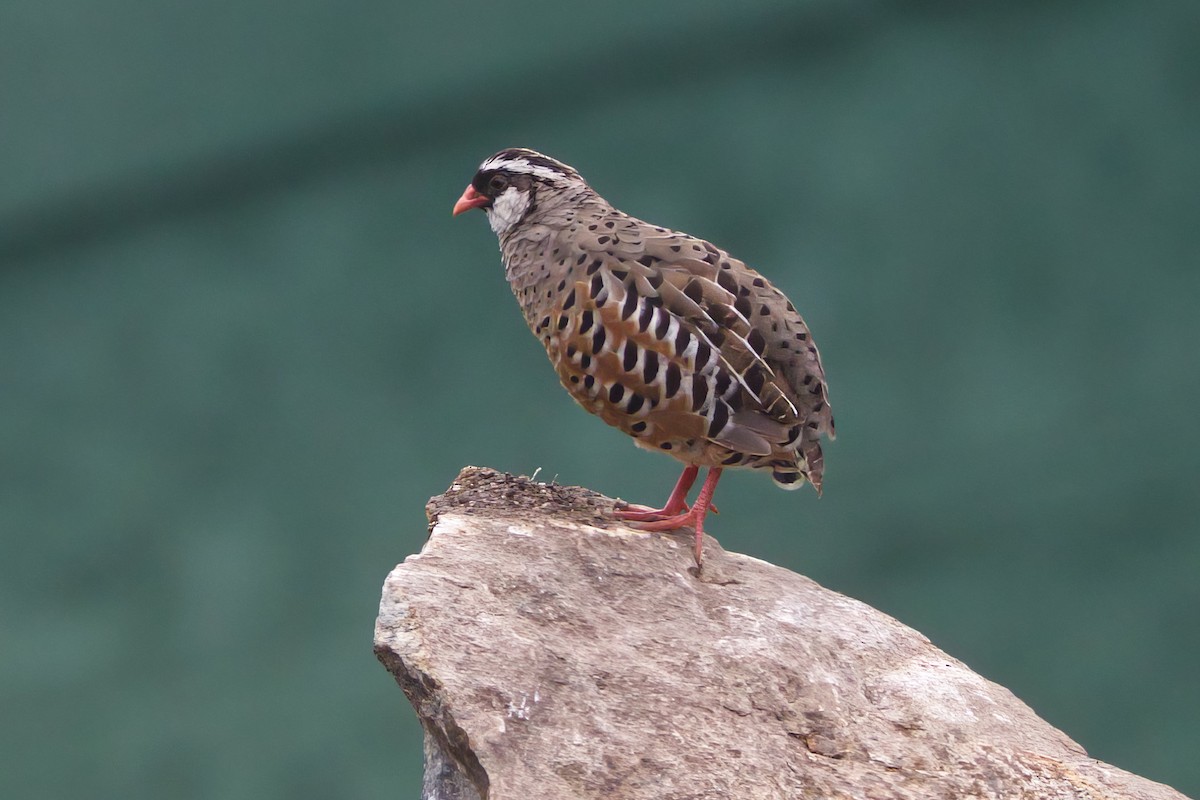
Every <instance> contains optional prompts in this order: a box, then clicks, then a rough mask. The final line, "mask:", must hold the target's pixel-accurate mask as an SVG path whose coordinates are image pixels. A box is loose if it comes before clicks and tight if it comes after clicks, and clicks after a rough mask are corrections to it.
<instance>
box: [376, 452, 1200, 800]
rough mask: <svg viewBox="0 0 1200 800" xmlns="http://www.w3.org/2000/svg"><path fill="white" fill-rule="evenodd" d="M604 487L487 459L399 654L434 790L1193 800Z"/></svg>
mask: <svg viewBox="0 0 1200 800" xmlns="http://www.w3.org/2000/svg"><path fill="white" fill-rule="evenodd" d="M613 504H614V501H613V500H611V499H609V498H606V497H603V496H601V495H598V494H595V493H593V492H589V491H586V490H583V489H578V488H570V487H562V486H556V485H553V484H550V485H547V484H541V483H535V482H533V481H531V480H529V479H525V478H516V477H513V476H510V475H504V474H500V473H497V472H494V471H492V470H486V469H476V468H470V467H469V468H467V469H465V470H463V472H462V473H461V474H460V475H459V476H458V479H457V480H456V481H455V483H454V485H452V486H451V487H450V489H449V491H447V492H446V494H444V495H442V496H440V497H435V498H433V499H432V500H431V501H430V504H429V507H428V509H427V510H428V513H429V517H430V521H431V534H430V537H429V541H428V542H427V543H426V544H425V547H424V548H423V549H422V550H421V552H420V553H419V554H418V555H414V556H410V557H409V558H408V559H406V560H405V562H404V563H403V564H401V565H399V566H398V567H396V568H395V569H394V570H393V571H392V573H391V574H390V575H389V576H388V579H387V583H386V584H385V585H384V589H383V600H382V603H381V605H380V611H379V620H378V623H377V625H376V633H375V651H376V654H377V655H378V657H379V659H380V660H381V661H382V662H383V664H384V665H385V666H386V667H387V669H388V670H389V671H390V672H391V673H392V674H393V675H394V676H395V678H396V680H397V682H398V683H399V684H400V687H401V688H402V689H403V690H404V693H405V694H406V695H407V696H408V699H409V701H410V702H411V703H412V704H413V707H414V708H415V709H416V711H417V715H418V716H419V717H420V719H421V723H422V725H423V726H424V729H425V732H426V776H425V794H424V797H425V798H426V799H427V800H432V798H440V800H450V798H461V799H462V800H467V798H489V799H490V800H509V799H510V798H511V799H512V800H542V799H543V798H608V799H610V800H613V799H615V800H625V799H626V798H628V799H629V800H633V799H634V798H655V800H663V799H664V798H669V799H680V800H681V799H682V798H714V800H715V799H716V798H750V799H756V798H914V799H915V798H921V799H922V800H926V799H927V798H962V797H978V798H1139V799H1144V800H1150V799H1151V798H1154V800H1166V798H1182V797H1183V796H1182V795H1180V794H1179V793H1178V792H1176V791H1174V790H1172V789H1171V788H1169V787H1167V786H1163V785H1161V784H1157V783H1153V782H1151V781H1149V780H1146V779H1144V778H1140V777H1137V776H1135V775H1131V774H1130V773H1128V772H1124V771H1122V770H1120V769H1117V768H1116V767H1112V766H1109V765H1107V764H1104V763H1101V762H1099V761H1096V760H1094V759H1091V758H1088V756H1087V754H1086V753H1085V752H1084V750H1083V748H1081V747H1080V746H1079V745H1077V744H1075V743H1074V742H1072V741H1071V740H1070V739H1069V738H1067V736H1066V735H1064V734H1063V733H1061V732H1060V731H1058V730H1056V729H1055V728H1053V727H1052V726H1050V725H1049V724H1047V723H1046V722H1044V721H1043V720H1041V719H1040V718H1038V716H1037V715H1036V714H1034V713H1033V711H1032V710H1031V709H1030V708H1029V707H1028V706H1026V705H1025V704H1024V703H1022V702H1021V701H1020V700H1018V699H1017V698H1016V697H1014V696H1013V695H1012V694H1011V693H1010V692H1009V691H1008V690H1006V689H1004V688H1003V687H1001V686H998V685H996V684H994V683H991V682H989V681H987V680H985V679H984V678H982V677H980V676H979V675H976V674H975V673H974V672H972V671H971V670H969V669H968V668H967V667H966V666H964V665H963V664H962V663H960V662H959V661H956V660H955V659H953V658H951V657H950V656H948V655H946V654H945V653H943V652H942V651H940V650H938V649H937V648H936V647H934V646H933V645H932V644H930V642H929V640H928V639H926V638H925V637H924V636H922V635H921V634H920V633H917V632H916V631H914V630H912V629H911V628H908V627H906V626H904V625H902V624H900V623H899V622H897V621H896V620H894V619H892V618H891V617H888V616H887V615H885V614H883V613H881V612H879V611H876V610H874V609H872V608H870V607H869V606H866V605H864V604H862V603H860V602H858V601H856V600H852V599H850V598H848V597H845V596H843V595H840V594H838V593H836V592H832V591H830V590H828V589H824V588H822V587H821V586H819V585H817V584H816V583H814V582H813V581H811V580H809V579H808V578H805V577H803V576H801V575H797V574H795V573H793V572H789V571H787V570H785V569H781V568H780V567H776V566H772V565H771V564H767V563H765V562H762V561H759V560H757V559H754V558H750V557H747V556H743V555H738V554H735V553H727V552H724V551H723V550H722V549H721V548H720V546H719V545H718V544H717V543H716V541H715V540H713V539H712V538H711V537H709V538H708V539H707V541H706V542H705V544H704V548H705V549H704V552H705V565H704V570H703V572H702V573H700V574H699V575H697V574H696V569H695V566H694V564H693V562H692V556H691V546H690V541H689V534H688V533H687V532H685V533H682V534H680V535H678V536H676V535H663V534H647V533H642V532H639V531H636V530H633V529H631V528H629V527H626V526H625V525H623V524H622V523H619V522H616V521H614V520H613V519H611V517H610V515H609V512H610V511H611V509H612V507H613Z"/></svg>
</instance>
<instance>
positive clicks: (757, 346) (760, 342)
mask: <svg viewBox="0 0 1200 800" xmlns="http://www.w3.org/2000/svg"><path fill="white" fill-rule="evenodd" d="M746 343H747V344H749V345H750V346H751V347H752V348H754V352H756V353H758V354H759V355H760V356H761V355H762V354H763V353H764V352H765V351H766V349H767V340H766V337H764V336H763V335H762V334H761V333H759V332H758V331H756V330H755V331H750V333H749V335H747V336H746Z"/></svg>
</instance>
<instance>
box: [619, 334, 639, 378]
mask: <svg viewBox="0 0 1200 800" xmlns="http://www.w3.org/2000/svg"><path fill="white" fill-rule="evenodd" d="M622 355H623V358H622V359H621V367H622V368H624V370H625V371H626V372H633V368H634V367H636V366H637V359H638V346H637V345H636V344H634V343H633V340H632V339H626V340H625V347H624V350H623V353H622Z"/></svg>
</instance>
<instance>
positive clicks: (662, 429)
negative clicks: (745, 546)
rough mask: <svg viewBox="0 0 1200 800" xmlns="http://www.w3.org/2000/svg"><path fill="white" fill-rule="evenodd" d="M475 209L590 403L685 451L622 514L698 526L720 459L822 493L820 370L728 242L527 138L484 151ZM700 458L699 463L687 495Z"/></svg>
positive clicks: (541, 332)
mask: <svg viewBox="0 0 1200 800" xmlns="http://www.w3.org/2000/svg"><path fill="white" fill-rule="evenodd" d="M470 208H483V209H484V210H485V211H486V212H487V214H488V218H489V221H490V222H491V225H492V229H493V230H494V231H495V232H496V234H497V236H498V237H499V239H500V250H501V253H502V254H503V259H504V266H505V272H506V275H507V277H508V281H509V284H510V285H511V286H512V290H513V293H514V294H515V295H516V297H517V300H518V301H519V302H520V304H521V309H522V311H523V312H524V314H525V319H526V321H527V322H528V323H529V327H530V329H531V330H532V331H533V333H534V334H535V335H536V336H537V337H538V338H539V339H540V340H541V342H542V344H543V346H545V348H546V353H547V355H549V357H550V361H551V363H552V364H553V365H554V368H555V369H556V370H557V372H558V376H559V379H560V380H561V381H562V384H563V386H565V387H566V389H567V391H568V392H570V393H571V396H572V397H574V398H575V400H576V401H577V402H578V403H579V404H580V405H582V406H583V407H584V408H585V409H587V410H588V411H590V412H591V413H593V414H596V415H597V416H599V417H600V418H601V419H603V420H604V421H605V422H607V423H608V424H610V425H612V426H614V427H617V428H620V429H621V430H623V431H625V433H627V434H629V435H630V436H632V437H633V438H634V441H635V443H636V444H637V445H638V446H640V447H644V448H646V449H648V450H657V451H659V452H664V453H667V454H669V455H671V456H674V457H675V458H677V459H679V460H680V461H682V462H684V463H685V464H686V465H688V466H687V468H685V470H684V475H683V476H682V477H681V478H680V482H679V485H677V486H676V490H675V492H673V493H672V496H671V499H670V500H669V501H668V503H667V505H666V506H665V507H664V508H663V509H658V510H654V509H645V508H640V507H638V508H634V509H632V510H627V511H624V512H622V516H624V517H626V518H628V519H634V520H639V521H643V522H646V523H648V524H646V525H645V526H644V527H645V528H647V529H652V530H668V529H673V528H678V527H682V526H685V525H692V526H694V527H695V528H696V531H697V534H696V541H697V544H696V560H697V562H699V561H700V546H699V543H700V536H701V526H702V523H703V519H704V515H705V513H706V512H707V510H708V508H709V506H710V502H711V496H712V490H714V489H715V487H716V482H717V480H718V479H719V476H720V474H721V470H722V469H724V468H727V467H748V468H751V469H761V470H768V471H770V473H771V475H772V477H773V478H774V480H775V482H776V483H777V484H779V485H780V486H782V487H784V488H788V489H794V488H798V487H799V486H801V485H803V483H804V481H805V480H806V479H807V480H808V481H809V482H811V483H812V484H813V487H814V488H815V489H816V490H817V492H818V493H819V492H820V491H821V481H822V475H823V469H824V461H823V458H822V454H821V444H820V438H821V437H822V436H828V437H829V438H833V435H834V426H833V414H832V411H831V409H830V407H829V401H828V398H827V386H826V383H825V373H824V370H823V369H822V367H821V358H820V355H819V353H818V352H817V347H816V344H815V343H814V342H813V341H812V337H811V335H810V333H809V330H808V327H807V326H806V325H805V324H804V320H803V319H801V317H800V315H799V314H798V313H797V312H796V309H795V307H794V306H793V305H792V304H791V302H789V301H788V299H787V298H786V297H785V296H784V295H783V293H782V292H780V291H779V290H778V289H776V288H775V287H774V286H772V285H771V284H770V283H769V282H768V281H767V280H766V279H765V278H763V277H762V276H761V275H759V274H758V273H757V272H755V271H754V270H753V269H751V268H749V267H747V266H746V265H745V264H744V263H742V262H741V261H739V260H737V259H736V258H733V257H732V256H730V255H729V254H728V253H726V252H725V251H723V250H721V249H719V248H717V247H715V246H713V245H712V244H709V243H708V242H706V241H704V240H702V239H697V238H695V237H694V236H689V235H688V234H686V233H680V232H678V231H673V230H669V229H667V228H663V227H659V226H656V225H652V224H650V223H647V222H643V221H642V220H639V219H635V218H634V217H631V216H629V215H628V214H625V213H624V212H622V211H619V210H617V209H615V208H613V207H612V206H611V205H609V203H608V202H607V201H605V200H604V199H603V198H601V197H600V196H599V195H597V194H596V192H595V191H593V190H592V188H591V187H590V186H588V184H587V183H586V182H585V181H584V180H583V178H582V177H580V175H579V173H577V172H576V171H575V170H574V169H572V168H571V167H569V166H567V165H565V164H562V163H560V162H558V161H555V160H554V159H551V158H548V157H547V156H544V155H541V154H540V153H536V152H534V151H532V150H524V149H510V150H503V151H501V152H499V153H497V154H496V155H494V156H492V157H491V158H489V159H488V160H487V161H485V162H484V163H483V164H482V165H481V166H480V168H479V171H478V172H477V173H476V175H475V178H474V179H473V180H472V182H471V185H470V186H468V187H467V190H466V191H465V192H464V193H463V196H462V198H461V199H460V200H459V201H458V204H456V205H455V208H454V211H455V213H456V214H458V213H461V212H462V211H465V210H468V209H470ZM699 467H709V468H710V472H709V477H708V479H707V480H706V482H705V486H704V489H703V490H702V491H701V496H700V498H698V500H697V502H696V504H695V506H694V507H693V508H692V509H690V510H689V509H688V507H687V505H686V502H685V499H684V498H685V497H686V494H687V491H688V489H689V488H690V487H691V484H692V482H693V481H694V479H695V477H696V474H697V470H698V468H699Z"/></svg>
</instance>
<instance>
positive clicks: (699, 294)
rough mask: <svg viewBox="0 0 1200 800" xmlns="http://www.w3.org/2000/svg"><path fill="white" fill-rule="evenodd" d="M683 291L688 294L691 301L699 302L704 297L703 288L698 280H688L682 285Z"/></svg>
mask: <svg viewBox="0 0 1200 800" xmlns="http://www.w3.org/2000/svg"><path fill="white" fill-rule="evenodd" d="M683 293H684V294H685V295H687V296H688V298H689V299H691V301H692V302H693V303H699V302H700V301H701V300H703V299H704V288H703V287H702V286H701V285H700V281H697V280H690V281H688V284H687V286H685V287H683Z"/></svg>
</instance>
